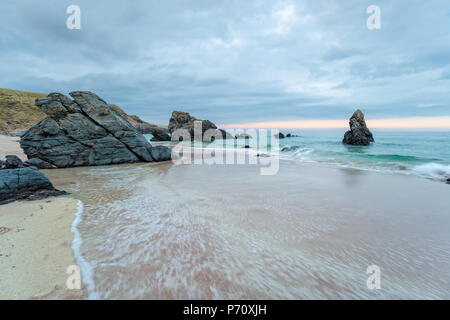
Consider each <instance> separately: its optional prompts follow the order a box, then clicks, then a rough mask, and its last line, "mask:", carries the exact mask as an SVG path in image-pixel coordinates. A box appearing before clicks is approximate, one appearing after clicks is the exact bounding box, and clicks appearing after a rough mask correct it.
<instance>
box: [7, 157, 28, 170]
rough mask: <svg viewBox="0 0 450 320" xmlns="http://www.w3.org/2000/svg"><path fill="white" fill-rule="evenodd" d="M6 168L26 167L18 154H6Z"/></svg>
mask: <svg viewBox="0 0 450 320" xmlns="http://www.w3.org/2000/svg"><path fill="white" fill-rule="evenodd" d="M4 165H5V168H6V169H16V168H24V167H25V166H24V164H23V162H22V160H20V158H19V157H18V156H15V155H8V156H6V161H5V162H4Z"/></svg>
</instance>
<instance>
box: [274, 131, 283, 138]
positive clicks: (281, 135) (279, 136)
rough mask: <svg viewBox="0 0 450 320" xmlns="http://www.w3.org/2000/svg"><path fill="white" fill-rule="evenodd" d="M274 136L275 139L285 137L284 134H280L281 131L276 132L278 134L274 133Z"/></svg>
mask: <svg viewBox="0 0 450 320" xmlns="http://www.w3.org/2000/svg"><path fill="white" fill-rule="evenodd" d="M274 137H275V138H276V139H284V138H285V136H284V134H282V133H281V132H280V133H278V134H276V135H274Z"/></svg>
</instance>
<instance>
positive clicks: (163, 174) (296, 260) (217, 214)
mask: <svg viewBox="0 0 450 320" xmlns="http://www.w3.org/2000/svg"><path fill="white" fill-rule="evenodd" d="M47 173H48V174H49V176H50V178H51V179H52V181H54V182H55V183H56V185H57V186H58V187H60V188H64V189H66V190H67V191H70V192H72V193H73V194H72V196H73V197H75V198H77V199H80V200H82V201H83V203H84V212H83V214H82V216H81V221H80V223H79V224H78V230H79V232H80V236H81V238H82V240H83V243H82V245H81V248H80V249H81V250H80V253H81V256H82V257H83V259H84V260H85V261H86V262H87V263H88V264H89V266H90V268H92V270H93V278H92V283H90V286H88V288H91V289H90V290H89V295H90V297H91V298H102V299H118V298H127V299H329V298H332V299H350V298H364V299H380V298H382V299H387V298H401V299H403V298H413V299H436V298H437V299H443V298H447V299H448V298H450V294H449V291H448V288H449V287H450V286H449V285H450V234H449V232H448V231H449V230H450V215H449V214H448V212H449V210H448V208H449V207H450V197H449V196H450V188H449V187H448V186H447V185H444V184H441V183H437V182H432V181H427V180H424V179H419V178H415V177H412V176H402V175H392V174H391V175H386V174H380V173H372V172H367V171H361V170H353V169H344V168H342V169H336V168H332V167H328V166H319V165H311V164H310V165H308V164H292V163H286V162H283V163H282V164H281V167H280V171H279V173H278V174H277V175H274V176H261V175H260V174H259V169H258V167H257V166H249V165H246V166H245V165H242V166H237V165H234V166H233V165H230V166H220V165H215V166H208V165H172V164H159V165H153V164H136V165H122V166H114V167H96V168H74V169H65V170H52V171H47ZM79 258H80V257H79ZM369 265H377V266H379V267H380V268H381V289H379V290H369V289H368V288H367V286H366V281H367V278H368V277H369V275H368V274H366V269H367V267H368V266H369ZM84 275H85V272H84V271H83V276H84ZM84 281H89V278H88V277H84Z"/></svg>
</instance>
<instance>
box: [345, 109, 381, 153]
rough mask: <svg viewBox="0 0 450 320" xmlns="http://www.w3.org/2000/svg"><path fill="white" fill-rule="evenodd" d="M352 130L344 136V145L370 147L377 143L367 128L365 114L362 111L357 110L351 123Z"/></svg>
mask: <svg viewBox="0 0 450 320" xmlns="http://www.w3.org/2000/svg"><path fill="white" fill-rule="evenodd" d="M349 125H350V130H349V131H347V132H346V133H345V135H344V140H343V141H342V142H343V143H344V144H350V145H354V146H368V145H369V144H370V143H371V142H375V140H374V139H373V136H372V133H371V132H370V130H369V129H368V128H367V126H366V121H365V120H364V114H363V113H362V112H361V110H359V109H358V110H356V111H355V113H354V114H353V115H352V117H351V118H350V121H349Z"/></svg>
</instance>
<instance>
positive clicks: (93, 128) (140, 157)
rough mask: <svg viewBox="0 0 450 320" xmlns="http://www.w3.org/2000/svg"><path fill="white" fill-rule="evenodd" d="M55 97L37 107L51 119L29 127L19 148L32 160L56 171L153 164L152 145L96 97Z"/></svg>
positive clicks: (87, 94) (82, 93) (84, 94)
mask: <svg viewBox="0 0 450 320" xmlns="http://www.w3.org/2000/svg"><path fill="white" fill-rule="evenodd" d="M70 95H71V96H72V97H73V98H74V100H71V99H70V98H68V97H67V96H64V95H62V94H60V93H51V94H49V95H48V97H47V98H45V99H38V100H36V105H37V106H38V107H39V108H40V109H41V110H42V111H44V112H45V113H46V114H47V115H48V116H49V117H48V118H46V119H44V120H42V121H40V122H38V123H37V124H35V125H34V126H33V127H31V128H30V129H29V130H28V131H27V132H26V133H25V134H24V135H23V136H22V138H21V140H20V145H21V147H22V149H23V150H24V152H25V154H26V155H27V157H28V158H29V159H34V158H37V159H40V160H43V161H45V162H47V163H49V164H51V165H53V166H55V167H58V168H66V167H78V166H97V165H108V164H119V163H132V162H139V161H147V162H151V161H153V158H152V157H151V148H152V146H151V145H150V143H149V142H148V141H147V139H145V137H144V136H142V134H140V133H139V132H138V131H137V130H136V128H134V127H133V126H132V125H131V124H130V123H129V122H128V121H127V120H126V119H125V118H123V117H122V116H121V115H120V114H119V113H118V112H116V111H115V110H114V109H112V108H111V107H110V106H109V105H108V104H107V103H106V102H105V101H104V100H103V99H101V98H100V97H98V96H97V95H96V94H94V93H91V92H85V91H75V92H72V93H70Z"/></svg>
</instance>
